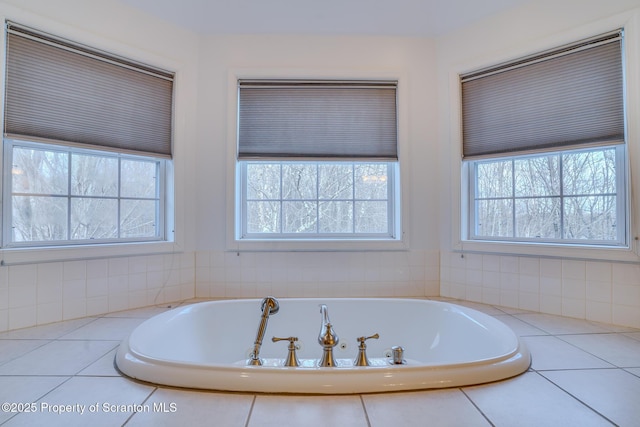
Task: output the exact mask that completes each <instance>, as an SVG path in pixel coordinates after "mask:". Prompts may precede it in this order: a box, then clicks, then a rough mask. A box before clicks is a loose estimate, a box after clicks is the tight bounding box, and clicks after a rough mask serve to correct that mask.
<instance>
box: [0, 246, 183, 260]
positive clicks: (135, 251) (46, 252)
mask: <svg viewBox="0 0 640 427" xmlns="http://www.w3.org/2000/svg"><path fill="white" fill-rule="evenodd" d="M176 252H182V249H181V248H180V247H179V246H178V245H177V244H176V243H174V242H144V243H120V244H102V245H78V246H65V247H62V246H54V247H38V248H9V249H2V250H0V257H1V258H0V265H3V266H10V265H18V264H37V263H45V262H64V261H78V260H90V259H99V258H111V257H125V256H144V255H160V254H166V253H176Z"/></svg>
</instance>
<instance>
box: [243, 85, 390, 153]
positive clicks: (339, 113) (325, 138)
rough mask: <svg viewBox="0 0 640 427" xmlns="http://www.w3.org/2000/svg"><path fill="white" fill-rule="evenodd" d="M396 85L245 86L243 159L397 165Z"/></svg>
mask: <svg viewBox="0 0 640 427" xmlns="http://www.w3.org/2000/svg"><path fill="white" fill-rule="evenodd" d="M396 88H397V83H396V82H291V81H285V82H283V81H267V82H265V81H240V82H239V123H238V158H239V159H251V158H261V159H264V158H366V159H381V160H396V159H397V158H398V149H397V112H396V110H397V109H396Z"/></svg>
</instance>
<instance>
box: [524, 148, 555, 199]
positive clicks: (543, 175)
mask: <svg viewBox="0 0 640 427" xmlns="http://www.w3.org/2000/svg"><path fill="white" fill-rule="evenodd" d="M559 160H560V159H559V156H558V155H550V156H540V157H526V158H523V159H519V160H515V161H514V170H515V196H516V197H532V196H558V195H560V161H559Z"/></svg>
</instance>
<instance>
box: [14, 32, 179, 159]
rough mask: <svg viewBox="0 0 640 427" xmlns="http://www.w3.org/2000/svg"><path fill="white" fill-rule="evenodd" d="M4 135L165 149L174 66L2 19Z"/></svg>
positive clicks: (153, 151)
mask: <svg viewBox="0 0 640 427" xmlns="http://www.w3.org/2000/svg"><path fill="white" fill-rule="evenodd" d="M6 66H7V68H6V108H5V130H4V131H5V135H7V136H10V137H15V138H27V139H28V138H38V139H45V140H51V141H65V142H72V143H78V144H87V145H91V146H95V147H101V148H106V149H112V150H126V151H132V152H141V153H151V154H156V155H160V156H163V157H170V156H171V140H172V110H173V73H170V72H167V71H163V70H158V69H154V68H151V67H147V66H144V65H141V64H138V63H134V62H131V61H128V60H125V59H122V58H119V57H116V56H112V55H109V54H105V53H104V52H101V51H97V50H92V49H90V48H87V47H85V46H82V45H77V44H74V43H71V42H68V41H66V40H62V39H59V38H56V37H53V36H50V35H47V34H43V33H40V32H37V31H34V30H32V29H29V28H26V27H22V26H20V25H17V24H14V23H7V65H6Z"/></svg>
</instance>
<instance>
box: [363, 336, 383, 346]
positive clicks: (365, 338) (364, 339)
mask: <svg viewBox="0 0 640 427" xmlns="http://www.w3.org/2000/svg"><path fill="white" fill-rule="evenodd" d="M371 338H373V339H376V340H377V339H378V338H380V335H378V334H373V335H371V336H370V337H359V338H358V342H359V343H360V346H361V347H362V346H364V345H365V344H364V342H365V341H366V340H368V339H371ZM365 348H366V346H365Z"/></svg>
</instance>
